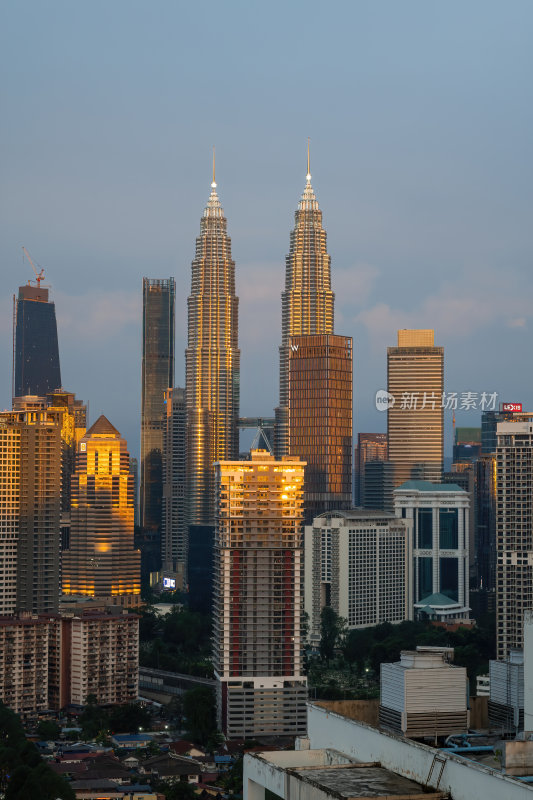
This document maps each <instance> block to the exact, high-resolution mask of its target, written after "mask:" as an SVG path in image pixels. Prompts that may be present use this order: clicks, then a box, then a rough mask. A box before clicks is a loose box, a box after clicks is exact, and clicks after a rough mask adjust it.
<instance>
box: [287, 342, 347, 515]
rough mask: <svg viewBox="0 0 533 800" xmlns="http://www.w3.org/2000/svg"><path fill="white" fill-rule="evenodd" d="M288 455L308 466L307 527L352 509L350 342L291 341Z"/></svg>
mask: <svg viewBox="0 0 533 800" xmlns="http://www.w3.org/2000/svg"><path fill="white" fill-rule="evenodd" d="M288 343H289V348H288V423H289V453H290V454H291V455H292V456H298V457H299V458H301V459H302V460H303V461H305V462H306V464H307V466H306V469H305V488H304V516H305V522H306V524H310V523H311V521H312V520H313V519H314V517H316V516H318V515H319V514H321V513H322V512H324V511H329V510H331V509H341V508H344V509H347V508H351V505H352V339H351V337H349V336H335V335H334V334H332V333H330V334H315V335H311V334H309V335H306V336H289V340H288Z"/></svg>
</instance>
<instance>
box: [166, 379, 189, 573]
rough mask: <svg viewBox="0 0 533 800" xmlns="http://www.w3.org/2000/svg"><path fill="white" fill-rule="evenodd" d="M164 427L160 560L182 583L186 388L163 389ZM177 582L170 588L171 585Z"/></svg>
mask: <svg viewBox="0 0 533 800" xmlns="http://www.w3.org/2000/svg"><path fill="white" fill-rule="evenodd" d="M165 409H166V426H165V436H164V444H163V514H162V520H161V562H162V566H163V572H164V574H165V575H166V574H167V572H169V573H175V574H176V575H175V576H174V575H173V576H172V577H179V580H180V583H181V584H182V585H183V580H184V576H185V575H186V574H187V551H188V536H187V520H186V509H185V488H186V486H185V475H186V472H185V469H186V449H185V443H186V430H187V399H186V393H185V389H180V388H179V387H175V388H173V389H167V391H166V392H165ZM175 586H176V584H174V586H173V587H172V588H174V587H175Z"/></svg>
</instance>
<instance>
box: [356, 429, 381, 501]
mask: <svg viewBox="0 0 533 800" xmlns="http://www.w3.org/2000/svg"><path fill="white" fill-rule="evenodd" d="M387 454H388V443H387V434H386V433H359V434H358V435H357V447H356V448H355V449H354V461H353V476H354V505H356V506H360V505H363V502H364V496H365V464H366V463H367V462H369V461H387Z"/></svg>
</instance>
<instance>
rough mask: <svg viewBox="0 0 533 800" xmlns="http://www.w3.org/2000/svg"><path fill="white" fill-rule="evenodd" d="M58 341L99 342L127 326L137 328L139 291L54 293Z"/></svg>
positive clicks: (139, 308)
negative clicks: (76, 293) (77, 293)
mask: <svg viewBox="0 0 533 800" xmlns="http://www.w3.org/2000/svg"><path fill="white" fill-rule="evenodd" d="M54 300H55V303H56V313H57V324H58V329H59V331H58V332H59V338H60V342H61V341H65V342H66V341H67V340H71V339H72V340H76V339H78V340H80V339H82V340H83V341H84V342H101V341H103V340H105V339H108V340H109V338H110V337H112V336H116V335H117V334H120V333H122V332H124V331H125V330H126V329H127V328H129V327H130V326H133V325H134V326H136V327H137V328H138V329H139V330H140V326H141V324H142V294H141V292H139V291H137V290H136V291H131V292H127V291H123V290H114V291H103V290H93V291H89V292H87V293H86V294H84V295H67V294H65V293H63V292H54Z"/></svg>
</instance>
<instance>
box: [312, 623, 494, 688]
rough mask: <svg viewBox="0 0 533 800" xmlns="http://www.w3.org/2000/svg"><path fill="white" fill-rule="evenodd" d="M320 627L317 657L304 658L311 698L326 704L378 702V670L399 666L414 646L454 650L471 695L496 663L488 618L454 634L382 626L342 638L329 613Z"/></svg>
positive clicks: (418, 626)
mask: <svg viewBox="0 0 533 800" xmlns="http://www.w3.org/2000/svg"><path fill="white" fill-rule="evenodd" d="M321 622H322V640H321V643H320V657H317V656H316V655H315V656H314V657H313V656H308V677H309V685H310V689H311V691H310V694H311V697H314V696H316V697H317V698H321V699H324V700H340V699H347V700H349V699H370V698H372V697H378V696H379V671H380V664H382V663H387V662H394V661H398V660H399V658H400V652H401V651H402V650H414V649H415V648H416V647H417V645H431V646H440V647H444V646H445V647H453V648H454V651H455V656H454V663H455V664H457V665H458V666H463V667H466V669H467V672H468V676H469V678H470V686H471V690H472V691H473V690H474V687H475V678H476V675H480V674H483V673H485V672H487V671H488V662H489V660H490V659H491V658H495V633H494V631H495V628H494V620H493V619H491V618H487V619H483V620H481V622H480V624H478V625H473V626H472V627H466V626H465V627H460V628H458V630H456V631H449V630H446V629H445V628H442V627H440V626H436V625H432V624H431V623H429V622H402V623H400V624H399V625H392V624H391V623H389V622H385V623H383V624H382V625H376V626H374V627H371V628H363V629H359V630H352V631H349V632H348V633H346V632H345V630H344V627H343V624H342V623H343V621H342V620H340V619H339V618H338V617H337V615H336V614H335V612H334V611H332V610H330V612H329V613H328V615H327V616H326V615H324V614H323V615H322V620H321ZM334 654H335V657H334Z"/></svg>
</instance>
